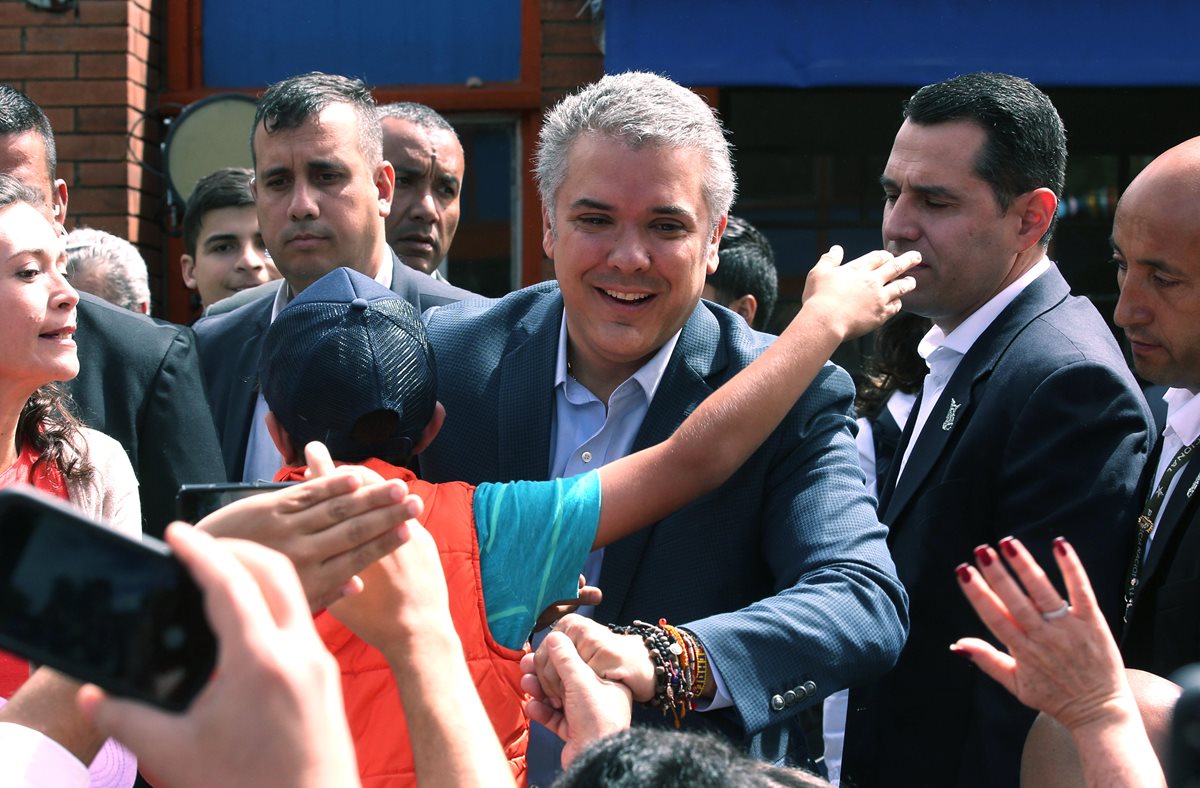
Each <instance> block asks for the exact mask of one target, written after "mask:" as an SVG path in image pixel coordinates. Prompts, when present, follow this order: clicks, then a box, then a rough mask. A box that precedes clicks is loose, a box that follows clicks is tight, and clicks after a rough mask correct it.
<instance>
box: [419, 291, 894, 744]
mask: <svg viewBox="0 0 1200 788" xmlns="http://www.w3.org/2000/svg"><path fill="white" fill-rule="evenodd" d="M562 312H563V302H562V297H561V295H560V294H559V290H558V286H557V284H556V283H552V282H551V283H544V284H541V285H536V286H534V287H531V288H526V289H525V290H521V291H518V292H516V293H513V294H510V295H509V296H506V297H505V298H502V299H499V300H496V301H489V302H470V303H467V302H464V303H460V304H455V305H451V306H446V307H442V308H440V309H437V310H434V311H433V312H431V313H427V315H426V318H427V324H428V328H429V336H430V340H431V341H432V343H433V346H434V349H435V352H436V354H437V363H438V374H439V389H438V391H439V400H440V401H441V402H442V403H443V404H444V405H445V407H446V414H447V415H446V424H445V426H444V427H443V429H442V432H441V434H440V435H439V436H438V438H437V439H436V440H435V441H434V442H433V445H432V446H430V448H429V449H428V450H426V452H425V453H423V454H422V455H421V471H422V475H423V476H424V478H426V479H428V480H430V481H437V482H440V481H450V480H463V481H467V482H470V483H473V484H478V483H480V482H484V481H509V480H513V479H535V480H536V479H545V478H546V477H547V474H548V468H549V464H550V451H551V449H550V432H551V420H552V418H553V408H554V404H553V403H554V366H555V359H556V355H555V354H556V348H557V342H558V332H559V326H560V322H561V319H562ZM773 339H774V337H771V336H768V335H765V334H760V333H756V332H754V331H751V330H750V329H749V328H747V327H746V326H745V324H744V322H743V321H742V320H741V318H739V317H738V316H737V315H735V314H733V313H732V312H729V311H728V310H726V309H724V308H722V307H718V306H715V305H713V304H710V303H708V302H700V304H698V305H697V307H696V309H695V311H694V312H693V314H692V315H691V317H690V319H689V320H688V322H687V324H686V325H685V327H684V329H683V331H682V334H681V336H680V340H679V342H678V344H677V346H676V349H675V352H674V354H673V355H672V357H671V359H670V362H669V364H668V366H667V369H666V372H665V374H664V377H663V380H662V383H661V385H660V386H659V389H658V391H657V393H656V395H655V397H654V399H653V401H652V402H651V404H650V408H649V411H648V412H647V414H646V418H645V420H644V422H643V424H642V428H641V431H640V432H639V434H638V437H637V439H636V441H635V445H634V448H635V449H638V448H643V447H646V446H649V445H652V444H654V443H656V442H659V441H661V440H663V439H664V438H666V437H667V436H668V435H670V434H671V432H672V431H674V430H675V428H676V427H678V426H679V424H680V423H682V421H683V420H684V418H686V416H687V414H688V413H690V412H691V411H692V410H693V409H694V408H695V407H696V405H697V404H698V403H699V402H701V401H702V400H703V399H704V398H705V397H706V396H707V395H708V394H709V393H711V392H712V391H713V390H714V389H715V388H716V387H717V386H719V385H721V384H722V383H723V382H725V381H726V380H728V379H729V378H730V377H731V376H732V375H734V374H735V373H736V372H737V371H738V370H740V369H741V368H742V367H744V366H745V365H746V364H748V363H749V362H750V361H751V360H753V359H754V358H755V357H756V356H757V354H758V353H760V352H761V351H762V350H763V348H764V347H765V346H766V345H767V344H768V343H769V342H770V341H772V340H773ZM852 400H853V388H852V386H851V382H850V378H849V376H848V375H847V374H846V373H845V372H844V371H842V370H841V369H839V368H838V367H836V366H834V365H832V364H827V365H826V366H825V368H824V370H823V371H822V372H821V373H820V375H819V377H818V378H817V380H816V381H814V383H813V385H812V386H811V387H810V389H809V391H808V392H807V393H805V395H804V396H803V397H802V398H801V400H800V401H799V403H797V405H796V406H795V407H794V408H793V409H792V411H791V413H790V414H789V415H788V417H787V419H786V420H785V422H784V423H783V424H782V425H781V426H780V427H779V428H778V429H776V430H775V432H774V433H773V434H772V435H771V436H770V438H768V440H767V441H766V442H765V443H764V445H763V446H762V447H761V448H760V449H759V450H758V451H757V452H756V453H755V454H754V455H753V456H752V457H751V459H750V460H749V461H748V462H747V463H746V465H745V466H744V467H743V468H742V469H741V470H740V471H738V472H737V473H736V474H735V475H734V476H733V477H732V478H731V479H730V480H729V481H728V482H727V483H726V484H725V485H723V486H722V487H721V488H720V489H718V490H717V491H715V492H713V493H711V494H709V495H707V496H704V497H703V498H701V499H700V500H697V501H695V502H693V503H692V504H691V505H689V506H687V507H685V508H684V509H682V510H681V511H679V512H677V513H676V514H674V515H672V516H670V517H667V518H666V519H664V520H662V521H660V522H659V523H657V524H655V525H654V526H652V527H650V528H648V529H646V530H643V531H641V532H639V533H637V534H633V535H631V536H629V537H626V538H625V539H623V540H621V541H619V542H617V543H615V544H613V545H610V546H609V547H608V548H607V549H606V551H605V558H604V567H603V571H602V577H601V586H602V587H603V590H604V602H603V604H602V605H601V606H600V607H599V609H598V610H597V614H596V618H597V620H600V621H606V622H619V623H628V622H630V621H631V620H633V619H635V618H640V619H643V620H651V621H657V620H658V618H659V617H665V618H667V619H668V620H669V621H671V622H672V623H674V624H677V625H686V626H687V627H688V628H689V629H691V630H692V631H694V632H695V633H696V634H697V635H698V636H699V637H700V639H701V640H702V642H703V643H704V645H705V648H706V649H707V650H708V652H709V654H710V655H711V657H712V659H713V662H714V663H715V664H716V665H717V666H718V668H719V670H720V673H721V676H722V679H723V680H724V682H725V684H726V686H727V688H728V690H729V692H730V694H731V696H732V698H733V701H734V704H735V708H734V709H731V710H725V711H722V712H714V713H711V714H689V715H688V716H687V718H686V719H685V725H691V726H702V727H703V726H708V727H716V728H718V729H720V730H722V731H723V732H724V733H725V734H726V735H729V736H731V737H733V738H735V739H741V740H744V741H745V743H746V744H747V745H748V746H749V748H750V749H751V751H752V752H755V753H756V754H758V755H760V756H762V757H765V758H768V759H770V760H775V761H781V762H782V761H793V762H798V761H800V760H803V758H804V757H805V751H804V744H803V737H802V736H801V735H800V734H799V725H798V720H797V718H796V715H797V712H799V711H800V710H801V709H803V708H806V707H809V706H812V705H814V704H817V703H819V701H820V699H821V698H823V697H824V696H825V695H827V694H829V693H830V692H833V691H835V690H838V689H841V688H843V687H845V686H849V685H850V684H852V683H855V682H857V681H863V680H866V679H868V678H870V677H874V676H877V675H879V674H880V673H882V672H883V671H885V670H887V669H888V668H889V667H890V666H891V665H892V664H893V662H894V660H895V658H896V655H897V653H898V651H899V649H900V647H901V645H902V644H903V642H904V637H905V633H906V629H907V612H906V607H907V600H906V596H905V593H904V590H903V589H902V588H901V586H900V585H899V583H898V582H897V581H896V577H895V572H894V569H893V565H892V561H891V558H890V556H889V555H888V551H887V548H886V544H885V534H886V532H885V530H884V528H883V527H882V526H881V525H880V524H879V522H878V520H877V518H876V515H875V512H874V510H873V504H874V501H873V499H872V498H870V497H869V496H868V495H867V493H866V492H865V489H864V487H863V476H862V471H861V470H860V469H859V466H858V460H857V452H856V449H855V445H854V439H853V436H852V431H851V430H852V426H851V425H852V424H853V417H852V413H851V406H852ZM805 682H812V685H813V689H812V690H811V692H810V693H809V694H808V695H807V697H805V698H803V700H802V701H801V702H797V703H794V704H789V705H788V706H787V707H785V708H783V709H774V708H772V704H771V700H772V698H773V697H775V696H776V695H781V694H782V693H786V692H787V691H788V690H791V689H793V688H796V687H799V686H802V685H804V684H805Z"/></svg>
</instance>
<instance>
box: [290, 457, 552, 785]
mask: <svg viewBox="0 0 1200 788" xmlns="http://www.w3.org/2000/svg"><path fill="white" fill-rule="evenodd" d="M362 464H363V465H365V466H367V467H368V468H371V469H372V470H374V471H375V472H376V473H378V474H379V475H381V476H383V477H384V478H385V479H403V480H404V481H405V482H406V483H407V484H408V486H409V490H410V491H411V492H413V493H416V494H417V495H419V496H421V498H422V500H424V501H425V513H424V514H423V515H422V517H421V523H422V525H424V526H425V527H426V529H428V530H429V532H430V534H432V535H433V540H434V542H436V543H437V548H438V553H439V554H440V555H441V559H442V570H443V571H444V572H445V574H446V585H447V587H448V589H449V594H450V617H451V618H452V619H453V620H454V628H455V630H457V631H458V636H459V638H460V639H461V640H462V645H463V654H464V656H466V658H467V665H468V667H469V668H470V670H471V677H472V678H473V679H474V681H475V688H476V689H477V690H478V691H479V697H480V698H481V699H482V700H483V707H484V708H485V709H486V710H487V713H488V716H489V717H490V718H491V720H492V727H493V728H495V730H496V735H497V736H498V737H499V739H500V744H501V746H502V747H503V748H504V754H505V755H506V756H507V757H508V761H509V765H510V766H511V767H512V770H513V776H514V777H515V778H516V780H517V784H518V785H524V784H525V749H526V747H528V745H529V722H528V720H527V719H526V718H525V709H524V703H525V698H526V695H525V693H524V692H522V691H521V668H520V661H521V656H522V655H523V654H524V652H523V651H515V650H513V649H510V648H505V647H504V646H501V645H500V644H499V643H497V642H496V641H495V640H494V639H493V638H492V634H491V631H490V630H489V629H488V626H487V612H486V611H485V609H484V603H483V585H482V582H481V581H480V576H479V543H478V538H477V535H476V531H475V515H474V510H473V509H472V506H471V504H472V501H473V499H474V497H475V488H474V487H472V486H471V485H468V484H463V483H461V482H452V483H448V484H430V483H428V482H424V481H420V480H418V479H417V478H416V477H415V476H414V475H413V473H412V472H411V471H409V470H408V469H407V468H399V467H396V466H394V465H390V464H388V463H385V462H382V461H380V460H368V461H366V462H364V463H362ZM276 478H277V479H279V480H281V481H294V480H299V479H303V478H304V469H303V468H299V469H297V468H285V469H283V470H282V471H280V473H279V475H278V476H277V477H276ZM315 623H316V626H317V632H319V633H320V635H321V639H322V640H324V641H325V645H326V647H327V648H328V649H329V651H330V652H331V653H332V654H333V655H334V657H336V658H337V661H338V665H339V666H340V667H341V671H342V694H343V696H344V698H345V701H346V718H347V719H348V720H349V722H350V734H351V736H353V738H354V749H355V754H356V755H357V756H358V773H359V775H360V776H361V778H362V784H363V788H398V787H399V786H415V785H416V784H417V780H416V774H415V773H414V771H413V757H412V750H411V748H410V745H409V740H408V725H407V723H406V722H405V720H404V711H403V709H402V708H401V706H400V693H399V692H398V690H397V689H396V683H395V681H394V680H393V678H392V671H391V669H390V668H389V667H388V664H387V661H386V660H384V658H383V655H382V654H381V653H379V651H378V650H376V649H375V648H374V647H372V646H369V645H367V644H366V643H364V642H363V641H362V640H360V639H359V638H358V637H357V636H356V635H354V633H353V632H351V631H350V630H349V629H347V628H346V627H345V626H343V625H342V624H341V622H339V621H338V620H337V619H335V618H334V617H333V616H332V615H330V614H329V613H328V612H325V611H322V612H321V613H320V614H318V615H317V617H316V619H315Z"/></svg>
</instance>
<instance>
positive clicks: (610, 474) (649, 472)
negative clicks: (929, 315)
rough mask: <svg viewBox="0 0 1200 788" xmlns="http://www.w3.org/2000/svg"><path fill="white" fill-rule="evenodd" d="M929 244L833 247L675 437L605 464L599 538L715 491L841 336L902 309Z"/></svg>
mask: <svg viewBox="0 0 1200 788" xmlns="http://www.w3.org/2000/svg"><path fill="white" fill-rule="evenodd" d="M920 259H921V258H920V254H919V253H917V252H908V253H905V254H903V255H901V256H900V257H893V256H892V255H891V254H889V253H888V252H883V251H876V252H871V253H870V254H867V255H864V256H862V257H860V258H858V259H856V260H852V261H851V262H849V263H846V264H845V265H840V263H841V261H842V249H841V247H839V246H834V247H833V248H832V249H830V250H829V252H827V253H826V254H824V255H823V256H822V257H821V259H820V260H819V261H817V264H816V265H815V266H814V267H813V269H812V271H810V272H809V274H808V280H807V282H806V284H805V288H804V306H803V308H801V310H800V312H799V313H798V314H797V315H796V317H795V318H793V319H792V322H791V323H790V324H789V325H788V327H787V329H786V330H785V331H784V332H783V334H781V335H780V337H779V339H777V340H776V341H775V342H774V343H773V344H772V345H771V346H770V347H768V348H767V349H766V350H765V351H763V353H762V355H761V356H759V357H758V358H757V359H756V360H755V361H754V362H753V363H752V364H750V365H749V366H748V367H746V368H745V369H744V370H742V371H741V372H739V373H738V374H737V375H735V376H734V377H733V379H732V380H730V381H729V382H728V383H727V384H725V385H724V386H722V387H721V388H719V389H718V390H717V391H715V392H713V393H712V395H710V396H709V397H708V398H707V399H705V400H704V402H702V403H701V404H700V406H699V407H698V408H696V410H695V411H694V412H693V413H692V414H691V415H690V416H688V418H687V420H686V421H684V422H683V424H682V425H680V427H679V429H678V430H677V431H676V432H675V434H674V435H672V436H671V437H670V438H668V439H667V440H665V441H663V442H662V443H660V444H658V445H656V446H651V447H649V448H647V449H644V450H642V451H640V452H637V453H636V454H631V455H629V456H628V457H624V458H622V459H620V460H618V461H616V462H613V463H610V464H608V465H605V466H604V467H602V468H601V469H600V471H599V473H600V484H601V489H602V493H601V509H600V525H599V528H598V529H597V532H596V541H595V545H594V546H595V547H602V546H604V545H607V544H610V543H612V542H615V541H616V540H617V539H620V538H621V537H623V536H625V535H627V534H629V533H632V532H633V531H636V530H638V529H639V528H642V527H645V526H646V525H649V524H650V523H653V522H656V521H658V520H660V519H662V518H663V517H665V516H666V515H668V514H671V513H672V512H674V511H676V510H677V509H679V508H680V507H682V506H683V505H684V504H687V503H688V502H690V501H692V500H693V499H695V498H697V497H699V496H701V495H703V494H705V493H707V492H710V491H711V490H713V489H715V488H716V487H718V486H719V485H721V484H722V483H724V482H725V480H726V479H728V478H729V477H730V476H732V475H733V473H734V472H735V471H737V469H738V468H740V467H741V466H742V463H744V462H745V461H746V460H747V459H748V458H749V457H750V455H751V454H753V453H754V450H755V449H757V448H758V447H759V446H760V445H761V444H762V442H763V441H764V440H766V438H767V436H768V435H770V434H771V431H772V430H774V429H775V427H776V426H778V425H779V422H780V421H782V420H783V418H784V416H786V415H787V413H788V411H789V410H790V409H791V408H792V406H793V405H794V404H795V403H796V400H797V399H799V398H800V395H801V394H803V393H804V391H805V389H807V388H808V386H809V384H810V383H811V382H812V380H813V378H815V377H816V375H817V373H819V372H820V371H821V368H822V367H823V366H824V365H825V362H826V361H828V360H829V357H830V356H831V355H833V351H834V350H836V349H837V347H838V345H840V344H841V343H842V342H844V341H846V340H847V339H853V338H854V337H857V336H861V335H863V334H865V333H867V332H868V331H871V330H873V329H875V328H877V327H879V326H880V325H882V324H883V323H884V322H886V321H887V319H888V318H890V317H891V316H893V315H895V314H896V313H897V312H899V311H900V298H901V297H902V296H903V295H904V294H906V293H908V292H910V291H911V290H912V289H913V286H914V281H913V279H912V278H911V277H903V276H902V275H903V274H904V273H905V272H906V271H908V269H909V268H911V267H912V266H914V265H916V264H917V263H919V262H920Z"/></svg>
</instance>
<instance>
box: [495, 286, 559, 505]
mask: <svg viewBox="0 0 1200 788" xmlns="http://www.w3.org/2000/svg"><path fill="white" fill-rule="evenodd" d="M562 310H563V305H562V296H559V295H557V291H556V292H555V295H554V296H547V297H545V298H543V299H542V301H541V302H540V303H539V304H538V305H537V306H536V307H535V308H534V309H532V310H530V312H529V314H527V315H526V316H525V318H524V319H523V320H522V321H521V322H520V324H518V325H517V327H516V328H514V329H513V332H512V338H511V342H510V345H509V347H510V348H511V349H510V350H508V351H507V353H506V355H505V356H504V358H503V359H502V360H501V362H500V383H499V393H498V397H499V401H498V402H497V405H496V406H497V411H496V412H497V413H502V414H503V413H517V414H521V415H520V417H519V418H500V419H499V422H498V427H497V434H498V436H499V441H498V445H497V447H496V448H497V452H498V456H497V458H496V460H497V462H498V465H497V466H496V467H497V468H500V469H503V471H504V478H505V479H507V480H511V479H528V480H535V481H536V480H544V479H547V478H549V475H550V457H551V454H552V449H551V446H550V427H551V424H552V423H553V418H554V410H553V409H554V359H555V358H556V357H557V356H556V353H557V350H558V330H559V326H560V325H561V324H562ZM547 359H550V360H551V361H550V363H549V364H547V362H546V360H547Z"/></svg>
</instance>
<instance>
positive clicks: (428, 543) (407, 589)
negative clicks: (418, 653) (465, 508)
mask: <svg viewBox="0 0 1200 788" xmlns="http://www.w3.org/2000/svg"><path fill="white" fill-rule="evenodd" d="M405 528H406V530H407V539H406V541H405V543H404V544H402V545H401V546H400V547H399V548H397V549H395V550H393V551H392V552H390V553H388V554H387V555H385V556H384V557H382V558H380V559H379V560H378V561H376V562H375V563H374V564H373V565H371V566H370V567H368V568H367V569H366V570H364V571H363V572H362V580H363V590H362V592H361V593H359V594H356V595H354V596H350V597H346V598H345V599H342V600H339V601H338V602H337V603H336V604H334V605H332V606H330V608H329V612H330V613H331V614H332V615H333V616H334V617H335V618H337V620H338V621H341V622H342V623H343V624H345V625H346V626H347V627H348V628H349V629H350V630H351V631H353V632H354V634H356V635H358V636H359V637H360V638H362V639H363V640H364V641H366V642H367V643H369V644H371V645H372V646H374V647H375V648H377V649H379V650H380V651H381V652H382V653H383V655H384V657H385V658H386V659H387V660H388V661H389V662H391V663H393V665H394V664H395V663H396V662H398V661H402V660H404V659H407V658H410V657H411V656H412V655H413V653H414V649H413V643H414V641H416V640H418V639H420V638H422V637H424V636H425V635H427V634H428V633H429V632H431V631H434V630H437V631H438V632H449V633H453V631H454V625H453V623H452V621H451V619H450V602H449V598H448V594H447V590H446V577H445V575H444V574H443V572H442V563H441V558H440V557H439V555H438V550H437V545H436V544H435V543H434V541H433V537H432V536H431V535H430V534H429V531H427V530H425V528H424V527H423V526H422V525H421V524H420V523H418V522H417V521H416V520H410V521H409V522H408V523H406V525H405Z"/></svg>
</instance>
